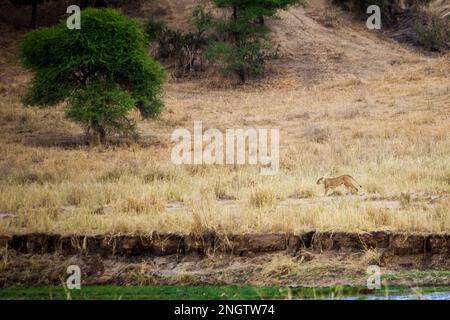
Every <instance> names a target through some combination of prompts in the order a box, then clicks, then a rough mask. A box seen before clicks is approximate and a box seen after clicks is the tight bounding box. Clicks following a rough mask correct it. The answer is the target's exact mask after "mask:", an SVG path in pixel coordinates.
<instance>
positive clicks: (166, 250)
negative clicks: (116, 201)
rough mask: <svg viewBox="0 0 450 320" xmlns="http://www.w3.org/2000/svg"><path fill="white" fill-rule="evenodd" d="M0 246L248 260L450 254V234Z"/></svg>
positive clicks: (56, 239) (32, 237)
mask: <svg viewBox="0 0 450 320" xmlns="http://www.w3.org/2000/svg"><path fill="white" fill-rule="evenodd" d="M0 247H8V248H10V249H13V250H16V251H18V252H22V253H29V254H43V253H53V252H59V253H61V254H63V255H73V254H78V253H84V254H100V255H102V256H109V255H123V256H166V255H172V254H179V255H189V254H198V255H203V254H210V253H227V254H231V255H239V256H245V255H250V254H257V253H267V252H278V251H288V252H291V253H296V252H298V251H300V250H304V249H307V250H313V251H318V252H323V251H338V252H361V251H366V250H369V249H380V250H383V251H384V252H388V253H390V254H392V255H394V256H406V255H423V256H432V255H445V256H450V234H410V233H395V232H388V231H374V232H367V233H348V232H319V231H311V232H305V233H302V234H292V233H271V234H238V235H223V234H217V233H214V232H210V233H206V234H203V235H182V234H173V233H157V232H153V233H152V234H149V235H145V236H143V235H139V236H137V235H136V236H134V235H93V236H82V235H67V236H66V235H56V234H44V233H30V234H23V235H12V236H0Z"/></svg>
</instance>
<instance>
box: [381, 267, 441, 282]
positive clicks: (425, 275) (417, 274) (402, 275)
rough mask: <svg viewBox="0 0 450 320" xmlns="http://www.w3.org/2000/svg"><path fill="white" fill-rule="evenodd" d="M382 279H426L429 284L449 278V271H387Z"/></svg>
mask: <svg viewBox="0 0 450 320" xmlns="http://www.w3.org/2000/svg"><path fill="white" fill-rule="evenodd" d="M381 278H382V279H383V280H387V281H395V280H406V281H419V280H420V281H422V282H423V281H424V280H428V281H429V284H433V283H435V282H438V283H442V282H441V281H440V280H445V279H450V271H418V270H414V271H398V272H394V273H387V274H384V275H382V277H381Z"/></svg>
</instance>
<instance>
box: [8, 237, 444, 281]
mask: <svg viewBox="0 0 450 320" xmlns="http://www.w3.org/2000/svg"><path fill="white" fill-rule="evenodd" d="M0 245H1V247H2V249H0V253H1V254H0V257H1V258H2V259H1V260H2V261H3V262H4V263H3V265H2V267H1V269H0V270H1V271H2V272H0V287H5V286H32V285H44V284H59V283H60V281H61V277H65V270H66V268H67V266H68V265H71V264H77V265H79V266H80V268H81V269H82V272H83V275H84V280H83V281H84V283H86V284H121V285H123V284H139V285H142V284H179V283H186V284H187V283H189V284H200V283H201V284H233V283H239V284H245V283H249V284H277V285H289V286H330V285H338V284H347V285H363V284H364V283H365V282H364V281H365V279H366V278H367V275H366V273H365V272H366V271H365V270H366V268H367V266H368V265H371V264H377V265H379V266H380V267H381V268H382V270H383V272H384V273H388V274H389V273H395V272H398V271H405V270H428V271H430V270H435V271H439V270H443V271H445V270H449V269H450V259H449V258H450V235H449V234H442V235H432V234H400V233H391V232H384V231H379V232H371V233H361V234H357V233H339V232H336V233H331V232H307V233H304V234H298V235H294V234H242V235H228V236H222V235H217V234H214V233H210V234H206V235H203V236H194V235H178V234H156V233H154V234H152V235H149V236H104V235H103V236H85V237H84V236H59V235H46V234H27V235H14V236H9V237H7V236H3V237H1V238H0ZM373 253H375V254H373ZM405 281H406V284H411V283H412V282H414V284H415V285H431V284H432V285H438V284H439V285H447V284H448V282H449V281H448V278H446V276H445V275H443V276H439V275H437V276H436V277H433V278H429V277H425V278H417V277H412V279H409V280H405V279H402V278H394V280H392V281H391V282H389V284H390V285H393V284H405ZM408 281H409V282H408ZM411 281H412V282H411ZM410 282H411V283H410Z"/></svg>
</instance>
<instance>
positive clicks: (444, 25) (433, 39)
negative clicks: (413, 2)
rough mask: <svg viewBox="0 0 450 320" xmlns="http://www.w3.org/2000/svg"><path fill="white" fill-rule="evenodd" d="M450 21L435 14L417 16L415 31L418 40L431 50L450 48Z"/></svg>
mask: <svg viewBox="0 0 450 320" xmlns="http://www.w3.org/2000/svg"><path fill="white" fill-rule="evenodd" d="M449 21H450V20H449V19H445V18H440V17H439V16H437V15H435V14H427V15H421V16H420V17H419V18H416V21H415V24H414V31H415V33H416V36H417V42H418V43H419V44H420V45H422V46H424V47H425V48H426V49H427V50H431V51H444V50H446V49H448V48H450V28H449Z"/></svg>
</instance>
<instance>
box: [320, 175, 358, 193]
mask: <svg viewBox="0 0 450 320" xmlns="http://www.w3.org/2000/svg"><path fill="white" fill-rule="evenodd" d="M353 182H355V183H356V185H357V186H359V187H360V188H362V186H361V185H360V184H359V183H358V182H356V180H355V179H354V178H353V177H352V176H350V175H348V174H345V175H343V176H339V177H336V178H324V177H322V178H320V179H319V180H317V184H321V183H323V186H324V188H325V195H327V193H328V190H329V189H334V188H337V187H339V186H341V185H344V186H345V187H346V188H347V190H349V191H350V192H353V191H354V192H358V188H357V187H355V185H354V184H353Z"/></svg>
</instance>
